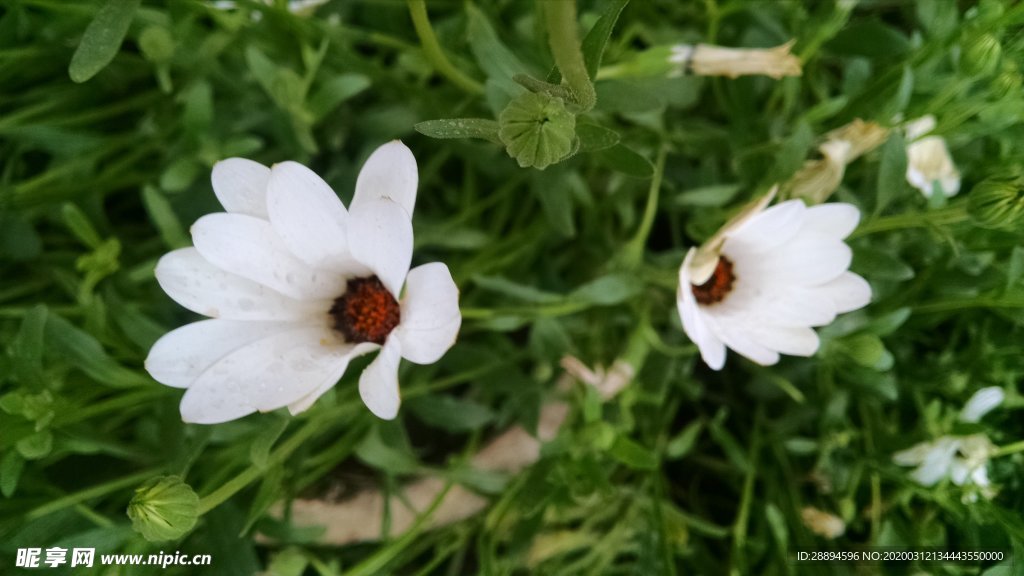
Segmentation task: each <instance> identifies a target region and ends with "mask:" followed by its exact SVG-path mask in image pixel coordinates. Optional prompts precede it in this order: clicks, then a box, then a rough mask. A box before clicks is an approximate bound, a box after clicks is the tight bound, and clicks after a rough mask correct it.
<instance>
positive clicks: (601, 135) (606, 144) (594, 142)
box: [576, 123, 619, 152]
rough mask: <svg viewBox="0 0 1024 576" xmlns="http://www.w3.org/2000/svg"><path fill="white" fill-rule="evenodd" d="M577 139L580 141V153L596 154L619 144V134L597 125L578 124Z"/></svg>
mask: <svg viewBox="0 0 1024 576" xmlns="http://www.w3.org/2000/svg"><path fill="white" fill-rule="evenodd" d="M576 137H577V138H579V139H580V152H596V151H598V150H604V149H605V148H611V147H612V146H615V145H616V144H618V143H619V133H618V132H616V131H614V130H609V129H607V128H605V127H603V126H598V125H597V124H580V123H577V124H576Z"/></svg>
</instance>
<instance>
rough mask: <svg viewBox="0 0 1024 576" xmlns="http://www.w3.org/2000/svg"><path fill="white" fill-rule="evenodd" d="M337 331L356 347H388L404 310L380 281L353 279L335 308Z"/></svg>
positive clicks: (371, 277) (334, 317) (333, 313)
mask: <svg viewBox="0 0 1024 576" xmlns="http://www.w3.org/2000/svg"><path fill="white" fill-rule="evenodd" d="M330 313H331V319H332V320H333V321H334V329H335V330H337V331H338V332H341V334H342V336H344V337H345V341H347V342H350V343H352V344H358V343H360V342H373V343H374V344H384V340H386V339H387V337H388V334H390V333H391V331H392V330H394V329H395V326H398V322H399V320H401V308H400V307H399V305H398V301H397V300H395V297H394V296H392V295H391V292H388V289H387V288H385V287H384V284H382V283H381V281H380V278H377V277H376V276H370V277H368V278H352V279H351V280H349V281H348V284H347V287H346V288H345V293H344V294H342V295H341V296H340V297H338V299H337V300H335V301H334V305H333V306H331V312H330Z"/></svg>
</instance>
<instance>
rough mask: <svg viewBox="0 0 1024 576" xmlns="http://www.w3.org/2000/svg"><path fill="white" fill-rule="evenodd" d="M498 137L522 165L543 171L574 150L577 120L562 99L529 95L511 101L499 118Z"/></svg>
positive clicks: (529, 93) (534, 94)
mask: <svg viewBox="0 0 1024 576" xmlns="http://www.w3.org/2000/svg"><path fill="white" fill-rule="evenodd" d="M498 124H499V125H500V126H499V129H498V137H499V138H501V141H502V142H504V143H505V151H506V152H508V155H509V156H511V157H513V158H515V159H516V162H518V163H519V166H521V167H523V168H526V167H527V166H532V167H534V168H537V169H538V170H543V169H545V168H547V167H548V166H550V165H551V164H554V163H556V162H558V161H560V160H562V159H563V158H565V157H566V156H568V155H569V153H570V152H571V151H572V147H573V140H574V139H575V137H576V117H575V116H574V115H573V114H572V113H571V112H569V111H568V110H566V109H565V103H564V102H563V101H562V99H561V98H555V97H552V96H549V95H547V94H538V93H535V92H527V93H525V94H522V95H521V96H518V97H516V98H515V99H514V100H512V101H511V102H509V104H508V106H506V107H505V109H504V110H502V111H501V115H500V116H499V117H498Z"/></svg>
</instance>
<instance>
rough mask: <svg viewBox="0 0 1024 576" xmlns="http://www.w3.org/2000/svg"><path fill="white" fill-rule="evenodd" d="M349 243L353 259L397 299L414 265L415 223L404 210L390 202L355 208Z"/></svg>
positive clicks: (370, 203)
mask: <svg viewBox="0 0 1024 576" xmlns="http://www.w3.org/2000/svg"><path fill="white" fill-rule="evenodd" d="M351 214H352V218H351V220H349V228H348V241H349V249H350V250H351V251H352V256H354V257H355V259H356V260H357V261H359V262H360V263H362V264H363V265H364V266H366V267H368V268H369V269H370V270H372V271H373V272H374V273H376V274H377V277H378V278H380V281H381V282H383V283H384V286H385V287H386V288H387V289H388V290H390V291H391V293H392V294H393V295H394V296H395V298H398V297H399V295H400V293H401V290H402V282H403V281H404V280H405V275H406V274H407V273H408V272H409V264H410V263H411V262H412V221H411V220H409V217H408V215H407V214H406V212H405V209H404V208H402V207H401V206H399V205H398V204H397V203H395V202H393V201H391V200H387V199H380V200H372V201H367V202H364V203H361V204H359V205H358V206H353V207H352V213H351Z"/></svg>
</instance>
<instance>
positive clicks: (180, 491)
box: [128, 476, 199, 542]
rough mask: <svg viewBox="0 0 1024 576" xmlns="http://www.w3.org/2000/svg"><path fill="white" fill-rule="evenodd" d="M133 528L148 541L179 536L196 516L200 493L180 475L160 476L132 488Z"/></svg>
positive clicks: (194, 522) (130, 504)
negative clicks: (197, 493) (133, 489)
mask: <svg viewBox="0 0 1024 576" xmlns="http://www.w3.org/2000/svg"><path fill="white" fill-rule="evenodd" d="M128 517H129V518H131V520H132V528H134V529H135V531H136V532H138V533H140V534H142V536H143V537H144V538H145V539H146V540H149V541H150V542H159V541H161V540H174V539H177V538H180V537H181V536H183V535H184V534H185V533H187V532H188V531H189V530H191V529H192V527H193V526H195V525H196V520H198V519H199V496H197V495H196V493H195V492H194V491H193V490H192V487H190V486H189V485H188V484H186V483H185V482H184V481H182V479H181V477H179V476H160V477H159V478H154V479H152V480H150V481H149V482H146V483H145V484H143V485H142V486H140V487H139V488H136V489H135V496H133V497H132V501H131V502H129V503H128Z"/></svg>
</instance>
